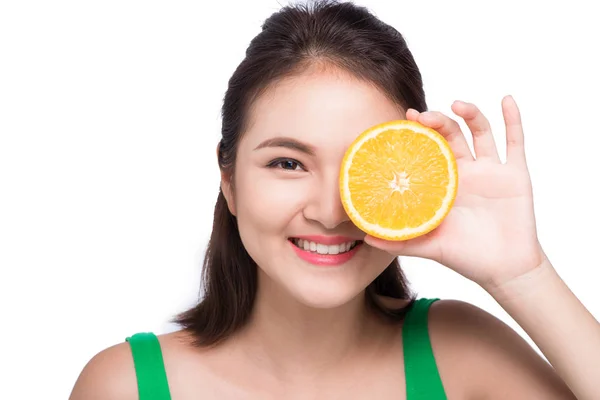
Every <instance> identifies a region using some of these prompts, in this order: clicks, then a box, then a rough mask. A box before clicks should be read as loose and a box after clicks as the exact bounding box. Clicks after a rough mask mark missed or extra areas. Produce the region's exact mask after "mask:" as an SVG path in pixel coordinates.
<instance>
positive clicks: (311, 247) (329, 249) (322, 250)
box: [293, 239, 356, 255]
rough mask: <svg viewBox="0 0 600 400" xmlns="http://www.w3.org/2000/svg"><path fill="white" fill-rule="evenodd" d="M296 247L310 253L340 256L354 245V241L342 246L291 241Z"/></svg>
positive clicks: (302, 240) (297, 240)
mask: <svg viewBox="0 0 600 400" xmlns="http://www.w3.org/2000/svg"><path fill="white" fill-rule="evenodd" d="M293 242H294V244H295V245H296V246H298V247H299V248H301V249H304V250H306V251H312V252H315V253H319V254H333V255H334V254H340V253H345V252H347V251H349V250H350V249H352V248H353V247H354V246H355V245H356V241H353V242H346V243H342V244H334V245H326V244H322V243H316V242H311V241H308V240H304V239H293Z"/></svg>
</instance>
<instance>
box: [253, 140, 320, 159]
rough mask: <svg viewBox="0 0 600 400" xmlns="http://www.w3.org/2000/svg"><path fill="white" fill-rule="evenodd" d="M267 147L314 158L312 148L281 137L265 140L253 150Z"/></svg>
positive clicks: (313, 149) (297, 141)
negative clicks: (283, 149)
mask: <svg viewBox="0 0 600 400" xmlns="http://www.w3.org/2000/svg"><path fill="white" fill-rule="evenodd" d="M267 147H285V148H287V149H292V150H296V151H299V152H301V153H305V154H308V155H309V156H314V155H315V153H316V151H315V148H314V146H311V145H309V144H306V143H303V142H300V141H299V140H296V139H293V138H290V137H282V136H280V137H274V138H271V139H267V140H265V141H263V142H262V143H261V144H259V145H258V146H256V148H255V149H254V150H259V149H264V148H267Z"/></svg>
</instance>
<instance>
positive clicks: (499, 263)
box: [365, 96, 545, 288]
mask: <svg viewBox="0 0 600 400" xmlns="http://www.w3.org/2000/svg"><path fill="white" fill-rule="evenodd" d="M452 111H453V112H454V113H455V114H456V115H458V116H459V117H461V118H463V119H464V121H465V123H466V124H467V126H468V127H469V129H470V131H471V134H472V135H473V148H474V150H475V156H473V154H472V152H471V150H470V148H469V147H468V144H467V141H466V139H465V136H464V134H463V132H462V131H461V129H460V127H459V125H458V123H457V122H456V121H454V120H452V119H451V118H449V117H447V116H445V115H443V114H441V113H439V112H423V113H419V112H417V111H415V110H412V109H410V110H408V111H407V119H409V120H412V121H417V122H420V123H421V124H423V125H425V126H428V127H430V128H433V129H435V130H436V131H438V132H439V133H440V134H442V135H443V136H444V137H445V138H446V140H447V141H448V143H449V144H450V146H451V148H452V151H453V152H454V155H455V157H456V161H457V163H458V176H459V181H458V193H457V197H456V201H455V203H454V206H453V208H452V209H451V210H450V212H449V214H448V215H447V217H446V218H445V219H444V221H443V222H442V223H441V225H440V226H439V227H437V228H436V229H435V230H433V231H431V232H429V233H428V234H426V235H423V236H420V237H417V238H414V239H410V240H407V241H400V242H392V241H385V240H381V239H377V238H374V237H371V236H367V237H366V238H365V241H366V242H367V243H368V244H370V245H372V246H374V247H378V248H381V249H383V250H386V251H388V252H390V253H392V254H394V255H400V256H401V255H405V256H414V257H423V258H428V259H431V260H435V261H437V262H439V263H441V264H443V265H445V266H447V267H449V268H451V269H453V270H454V271H456V272H458V273H459V274H461V275H463V276H465V277H466V278H468V279H471V280H473V281H474V282H476V283H478V284H480V285H481V286H483V287H484V288H487V287H496V286H499V285H502V284H504V283H506V282H508V281H510V280H511V279H514V278H517V277H520V276H523V275H524V274H526V273H528V272H530V271H532V270H534V269H535V268H537V267H538V266H540V265H541V264H542V263H543V261H544V260H545V255H544V253H543V251H542V248H541V246H540V244H539V241H538V237H537V232H536V224H535V216H534V209H533V195H532V187H531V180H530V177H529V171H528V169H527V163H526V160H525V151H524V145H523V128H522V125H521V116H520V113H519V109H518V107H517V105H516V103H515V101H514V100H513V98H512V97H510V96H507V97H505V98H504V99H503V100H502V111H503V115H504V121H505V124H506V148H507V154H506V162H505V163H503V162H502V161H501V160H500V157H499V155H498V150H497V148H496V144H495V142H494V137H493V136H492V132H491V129H490V124H489V122H488V120H487V118H486V117H485V116H484V115H483V114H482V113H481V112H480V111H479V109H478V108H477V107H476V106H475V105H473V104H468V103H463V102H455V103H454V104H453V105H452Z"/></svg>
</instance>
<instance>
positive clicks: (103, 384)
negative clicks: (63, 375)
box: [69, 342, 138, 400]
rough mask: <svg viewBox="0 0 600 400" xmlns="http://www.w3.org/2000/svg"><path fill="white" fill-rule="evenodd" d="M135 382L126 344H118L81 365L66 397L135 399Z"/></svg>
mask: <svg viewBox="0 0 600 400" xmlns="http://www.w3.org/2000/svg"><path fill="white" fill-rule="evenodd" d="M137 398H138V392H137V382H136V376H135V369H134V367H133V358H132V356H131V350H130V348H129V344H128V343H126V342H124V343H119V344H116V345H114V346H111V347H108V348H106V349H104V350H102V351H100V352H99V353H97V354H96V355H95V356H93V357H92V358H91V359H90V360H89V361H88V363H87V364H86V365H85V367H84V368H83V370H82V371H81V373H80V374H79V377H78V378H77V381H76V382H75V386H74V387H73V391H72V392H71V396H70V397H69V400H83V399H86V400H96V399H98V400H100V399H105V400H136V399H137Z"/></svg>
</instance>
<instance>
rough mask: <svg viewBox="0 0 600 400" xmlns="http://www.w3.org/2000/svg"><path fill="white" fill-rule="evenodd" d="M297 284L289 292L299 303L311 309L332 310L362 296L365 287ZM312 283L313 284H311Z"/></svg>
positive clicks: (331, 283)
mask: <svg viewBox="0 0 600 400" xmlns="http://www.w3.org/2000/svg"><path fill="white" fill-rule="evenodd" d="M299 283H300V282H296V285H294V287H288V288H287V289H288V291H289V292H290V294H291V296H293V297H294V298H295V299H296V300H297V301H298V302H300V303H302V304H304V305H306V306H307V307H311V308H319V309H332V308H338V307H341V306H343V305H344V304H347V303H349V302H351V301H353V300H354V299H356V297H357V296H359V295H362V293H363V291H364V289H365V288H364V287H356V286H355V285H344V284H343V283H342V282H320V283H317V282H307V283H306V284H304V285H301V284H299ZM311 283H312V284H311Z"/></svg>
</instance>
